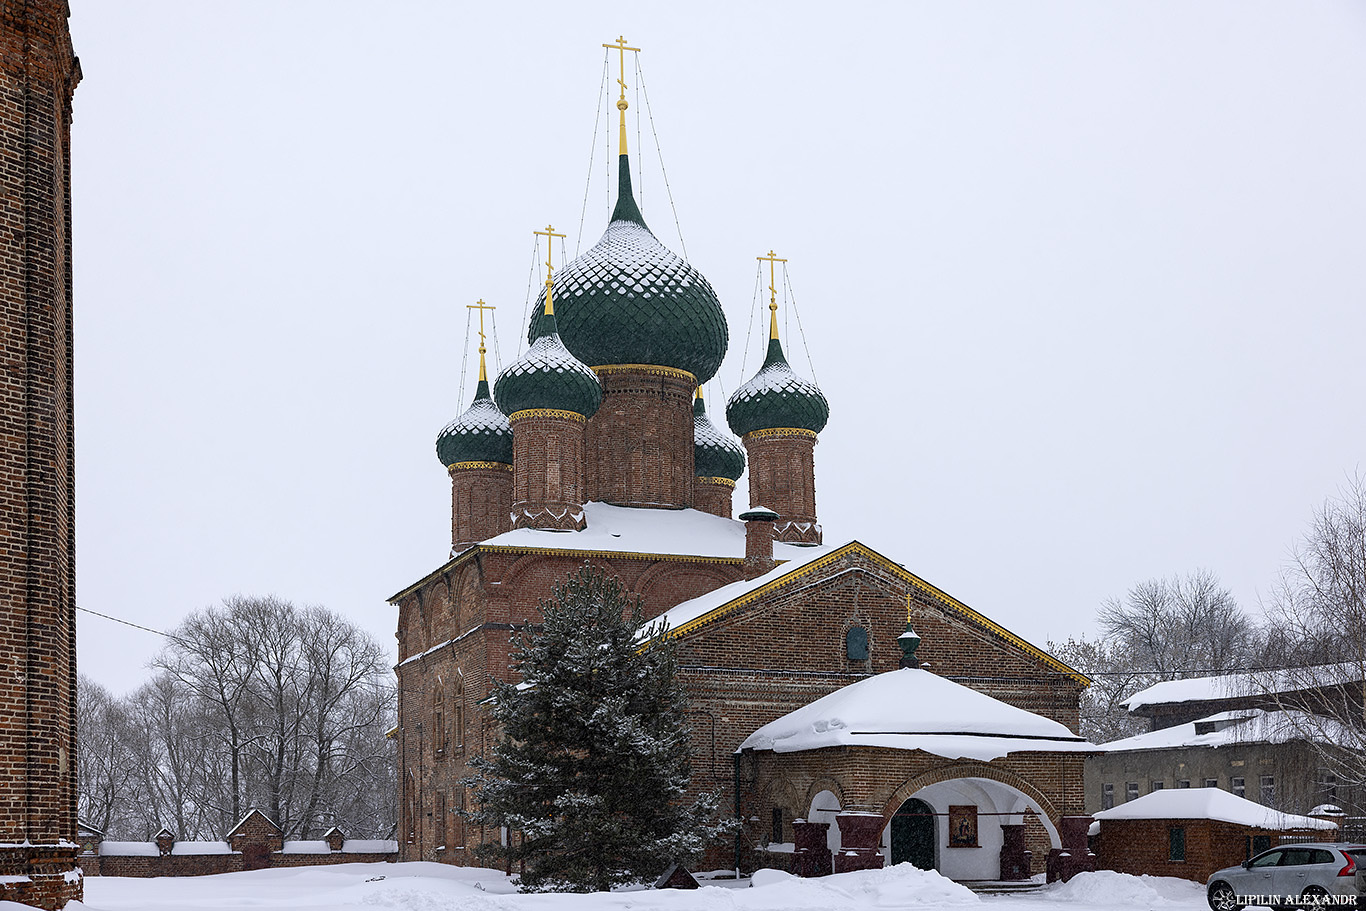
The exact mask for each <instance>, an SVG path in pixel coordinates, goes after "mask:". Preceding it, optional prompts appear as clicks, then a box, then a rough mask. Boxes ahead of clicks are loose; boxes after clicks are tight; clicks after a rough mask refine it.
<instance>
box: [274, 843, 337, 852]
mask: <svg viewBox="0 0 1366 911" xmlns="http://www.w3.org/2000/svg"><path fill="white" fill-rule="evenodd" d="M280 853H281V854H331V853H332V849H331V848H329V847H328V846H327V842H325V841H287V842H285V846H284V847H283V848H281V849H280Z"/></svg>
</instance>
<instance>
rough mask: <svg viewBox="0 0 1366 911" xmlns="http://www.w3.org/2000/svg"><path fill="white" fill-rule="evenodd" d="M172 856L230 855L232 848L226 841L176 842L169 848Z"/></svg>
mask: <svg viewBox="0 0 1366 911" xmlns="http://www.w3.org/2000/svg"><path fill="white" fill-rule="evenodd" d="M171 853H172V854H231V853H232V848H230V847H228V843H227V842H226V841H178V842H176V843H175V845H174V846H172V848H171Z"/></svg>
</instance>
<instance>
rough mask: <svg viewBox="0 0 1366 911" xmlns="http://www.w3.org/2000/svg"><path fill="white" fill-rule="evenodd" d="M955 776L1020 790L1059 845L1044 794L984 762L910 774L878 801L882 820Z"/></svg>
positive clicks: (1057, 817)
mask: <svg viewBox="0 0 1366 911" xmlns="http://www.w3.org/2000/svg"><path fill="white" fill-rule="evenodd" d="M956 778H983V779H986V780H988V781H994V782H996V783H998V784H1003V785H1005V786H1006V787H1009V788H1012V789H1013V790H1016V791H1018V792H1020V793H1021V794H1023V795H1024V796H1025V797H1027V798H1028V799H1029V800H1030V801H1031V802H1032V803H1033V804H1034V805H1035V806H1036V807H1038V808H1039V812H1040V813H1041V814H1042V816H1043V819H1041V820H1040V822H1042V823H1043V826H1044V828H1045V829H1046V830H1048V837H1049V839H1050V841H1052V843H1053V847H1055V848H1060V847H1062V840H1061V838H1060V837H1059V835H1058V824H1059V821H1060V820H1061V819H1062V816H1061V814H1060V813H1059V812H1058V810H1057V808H1056V807H1054V806H1053V802H1052V801H1051V800H1049V799H1048V798H1047V797H1045V796H1044V794H1043V792H1042V791H1040V790H1039V789H1038V788H1036V787H1034V785H1032V784H1030V783H1029V782H1028V781H1026V780H1025V779H1024V778H1021V777H1020V776H1019V775H1016V774H1015V773H1014V772H1009V771H1006V770H1005V769H998V768H994V767H993V766H991V765H989V764H987V763H985V762H972V761H968V762H955V763H952V764H950V765H946V766H940V767H939V768H937V769H931V770H930V771H928V772H922V773H921V774H919V775H916V776H913V777H912V778H910V779H908V780H906V781H905V782H903V783H902V784H901V785H900V786H899V787H897V788H896V789H895V790H893V791H892V793H891V794H890V795H889V796H888V798H887V800H886V801H884V803H883V805H882V818H883V819H884V820H886V821H887V823H890V822H891V819H892V815H893V814H894V813H896V811H897V808H898V807H900V806H901V805H902V804H903V803H905V802H906V801H907V800H909V799H910V798H912V797H914V796H915V795H916V794H917V793H919V792H920V791H922V790H924V789H925V788H927V787H929V786H930V785H934V784H939V783H940V782H944V781H952V780H954V779H956Z"/></svg>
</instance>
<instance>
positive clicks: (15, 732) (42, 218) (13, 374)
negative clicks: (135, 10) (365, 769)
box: [0, 0, 82, 908]
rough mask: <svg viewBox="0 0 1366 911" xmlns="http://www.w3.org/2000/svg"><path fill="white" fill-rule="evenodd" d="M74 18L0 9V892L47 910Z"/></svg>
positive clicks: (69, 855) (57, 678)
mask: <svg viewBox="0 0 1366 911" xmlns="http://www.w3.org/2000/svg"><path fill="white" fill-rule="evenodd" d="M68 15H69V10H68V9H67V4H66V3H65V2H64V0H28V2H26V3H3V4H0V147H2V148H0V152H3V156H4V161H5V163H6V164H5V167H4V168H3V169H0V228H2V229H3V230H0V261H2V262H3V268H0V329H2V330H3V333H4V348H3V352H4V354H3V357H4V374H3V387H0V425H3V426H0V438H3V440H4V447H3V449H0V668H4V669H5V674H4V680H3V682H0V771H2V773H3V774H0V844H3V845H6V847H0V900H11V901H19V902H24V903H27V904H32V905H37V906H39V907H43V908H59V907H61V906H63V905H64V904H66V902H67V901H69V900H71V899H79V898H80V897H81V895H82V889H81V879H80V874H79V870H78V868H77V865H76V853H77V850H78V849H77V846H76V844H75V842H76V810H75V807H76V800H75V797H76V795H75V788H76V756H75V742H76V730H75V705H76V660H75V652H76V649H75V636H76V624H75V614H74V611H75V591H74V587H75V578H76V575H75V537H74V536H75V466H74V464H73V462H74V458H73V446H72V439H73V436H72V435H73V428H72V369H71V350H72V349H71V304H72V297H71V193H70V137H71V98H72V93H73V91H74V90H75V87H76V83H77V82H78V81H79V80H80V65H79V63H78V62H77V61H76V58H75V57H74V56H73V55H72V49H71V34H70V32H69V30H68V27H67V17H68ZM15 845H23V846H22V847H16V846H15Z"/></svg>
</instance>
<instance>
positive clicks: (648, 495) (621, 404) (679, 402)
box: [585, 364, 697, 508]
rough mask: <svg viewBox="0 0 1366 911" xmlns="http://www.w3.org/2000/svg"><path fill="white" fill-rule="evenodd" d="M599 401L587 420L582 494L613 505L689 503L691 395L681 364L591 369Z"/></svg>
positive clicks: (693, 384)
mask: <svg viewBox="0 0 1366 911" xmlns="http://www.w3.org/2000/svg"><path fill="white" fill-rule="evenodd" d="M593 371H594V372H595V373H597V375H598V379H599V380H601V381H602V405H601V406H600V407H599V408H598V410H597V413H596V414H594V415H593V417H592V418H590V419H589V421H588V430H587V435H586V445H587V452H588V463H587V481H588V487H587V495H586V497H585V499H586V500H601V501H603V502H606V503H615V504H617V505H619V506H656V507H665V508H677V507H683V506H692V505H693V480H694V479H693V467H694V462H693V433H692V431H693V413H692V402H693V393H694V391H696V389H697V379H696V378H695V377H694V376H693V375H692V374H691V373H688V372H687V371H685V370H676V369H674V368H673V367H654V366H647V365H642V364H612V365H608V366H604V367H594V368H593Z"/></svg>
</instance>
